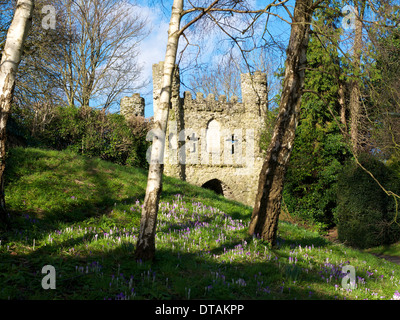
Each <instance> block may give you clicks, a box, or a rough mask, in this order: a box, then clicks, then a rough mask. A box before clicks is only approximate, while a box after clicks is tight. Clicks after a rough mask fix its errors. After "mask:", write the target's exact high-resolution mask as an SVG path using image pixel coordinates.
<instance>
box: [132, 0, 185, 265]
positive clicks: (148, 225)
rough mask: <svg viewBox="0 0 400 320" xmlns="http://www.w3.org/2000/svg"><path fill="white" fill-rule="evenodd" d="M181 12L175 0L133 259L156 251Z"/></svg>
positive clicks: (149, 256) (147, 257) (180, 2)
mask: <svg viewBox="0 0 400 320" xmlns="http://www.w3.org/2000/svg"><path fill="white" fill-rule="evenodd" d="M182 12H183V0H174V3H173V5H172V13H171V21H170V25H169V31H168V43H167V52H166V54H165V61H164V72H163V82H162V89H161V94H160V101H159V103H158V104H157V106H158V107H157V110H154V126H153V133H154V134H155V136H154V138H153V143H152V149H151V159H150V166H149V174H148V178H147V188H146V196H145V198H144V204H143V209H142V217H141V220H140V232H139V238H138V241H137V247H136V252H135V256H136V259H142V260H151V259H153V258H154V254H155V232H156V226H157V212H158V206H159V200H160V195H161V190H162V176H163V171H164V165H163V160H164V145H165V133H166V129H167V123H168V113H169V105H170V100H171V86H172V78H173V71H174V67H175V60H176V54H177V50H178V42H179V35H180V34H179V29H180V22H181V18H182Z"/></svg>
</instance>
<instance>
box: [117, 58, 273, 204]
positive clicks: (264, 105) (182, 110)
mask: <svg viewBox="0 0 400 320" xmlns="http://www.w3.org/2000/svg"><path fill="white" fill-rule="evenodd" d="M163 69H164V63H163V62H160V63H158V64H154V65H153V108H154V113H155V114H156V112H157V109H158V105H159V99H160V94H161V91H162V78H163ZM241 87H242V101H241V102H240V101H239V99H238V97H237V96H233V97H230V98H229V99H228V98H227V97H226V96H225V95H220V96H218V97H216V96H214V95H213V94H209V95H208V96H206V97H205V96H204V95H203V94H202V93H196V95H192V94H191V93H190V92H185V93H184V94H183V97H181V96H180V79H179V69H178V68H177V67H176V68H175V71H174V77H173V81H172V88H171V104H170V109H169V118H168V127H167V132H166V144H165V153H164V173H165V174H166V175H168V176H173V177H177V178H180V179H182V180H185V181H187V182H189V183H192V184H195V185H198V186H203V187H205V188H207V187H208V188H211V189H213V190H214V191H216V192H219V193H222V194H223V195H224V196H226V197H228V198H231V199H235V200H237V201H241V202H243V203H246V204H248V205H253V204H254V200H255V194H256V192H257V185H258V177H259V173H260V170H261V167H262V164H263V161H262V160H263V155H262V153H261V150H260V148H259V145H260V133H261V131H262V130H263V128H264V127H265V119H266V118H265V117H266V113H267V111H268V90H267V77H266V75H265V74H264V73H261V72H254V73H253V74H242V75H241ZM139 97H140V96H139V95H133V97H131V98H124V99H125V100H124V101H121V113H122V114H124V115H125V116H129V114H135V113H136V111H135V110H136V108H135V107H133V105H140V101H139ZM129 99H130V100H129ZM135 101H136V102H135ZM128 105H129V106H131V107H128ZM143 109H144V107H143Z"/></svg>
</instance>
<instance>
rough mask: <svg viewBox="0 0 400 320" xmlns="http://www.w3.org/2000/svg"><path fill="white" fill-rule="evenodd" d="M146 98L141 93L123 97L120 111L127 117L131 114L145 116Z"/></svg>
mask: <svg viewBox="0 0 400 320" xmlns="http://www.w3.org/2000/svg"><path fill="white" fill-rule="evenodd" d="M144 107H145V101H144V98H142V97H141V96H140V94H139V93H134V94H133V95H132V96H131V97H123V98H122V99H121V104H120V113H121V114H122V115H123V116H124V117H125V118H129V117H131V116H136V117H144Z"/></svg>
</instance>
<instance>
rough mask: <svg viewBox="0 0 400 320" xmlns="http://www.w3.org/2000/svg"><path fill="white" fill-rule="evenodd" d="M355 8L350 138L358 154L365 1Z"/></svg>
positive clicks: (354, 151)
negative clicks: (360, 75) (360, 74)
mask: <svg viewBox="0 0 400 320" xmlns="http://www.w3.org/2000/svg"><path fill="white" fill-rule="evenodd" d="M354 10H355V12H354V13H355V23H354V26H355V30H354V43H353V68H354V72H353V74H354V78H353V79H352V80H351V82H350V90H349V91H350V105H349V109H350V139H351V145H352V149H353V153H354V154H358V153H359V151H360V150H361V148H362V146H361V144H362V141H361V140H362V138H361V135H360V120H361V90H360V84H359V73H360V66H361V50H362V29H363V25H362V19H363V16H364V10H365V1H360V10H359V8H358V1H354Z"/></svg>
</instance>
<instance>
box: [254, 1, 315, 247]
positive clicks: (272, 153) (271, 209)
mask: <svg viewBox="0 0 400 320" xmlns="http://www.w3.org/2000/svg"><path fill="white" fill-rule="evenodd" d="M313 10H314V9H313V1H312V0H296V4H295V8H294V16H293V21H292V27H291V34H290V39H289V46H288V49H287V51H286V55H287V57H286V62H285V78H284V83H283V91H282V96H281V102H280V110H279V114H278V118H277V121H276V125H275V127H274V132H273V135H272V139H271V143H270V145H269V147H268V149H267V156H266V158H265V160H264V163H263V166H262V169H261V173H260V178H259V183H258V191H257V195H256V201H255V204H254V209H253V213H252V217H251V222H250V226H249V234H250V235H254V234H255V235H259V236H261V237H262V239H263V240H265V241H268V242H269V243H271V244H272V245H275V243H276V233H277V227H278V220H279V214H280V210H281V200H282V191H283V183H284V176H285V173H286V169H287V166H288V163H289V158H290V154H291V152H292V148H293V143H294V138H295V131H296V127H297V123H298V119H299V112H300V103H301V95H302V89H303V86H304V75H305V71H304V68H305V65H306V62H307V61H306V58H307V57H306V53H307V47H308V40H309V31H310V23H311V17H312V13H313Z"/></svg>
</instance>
